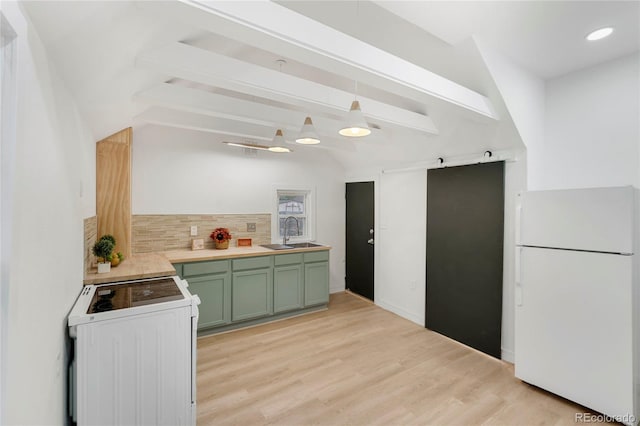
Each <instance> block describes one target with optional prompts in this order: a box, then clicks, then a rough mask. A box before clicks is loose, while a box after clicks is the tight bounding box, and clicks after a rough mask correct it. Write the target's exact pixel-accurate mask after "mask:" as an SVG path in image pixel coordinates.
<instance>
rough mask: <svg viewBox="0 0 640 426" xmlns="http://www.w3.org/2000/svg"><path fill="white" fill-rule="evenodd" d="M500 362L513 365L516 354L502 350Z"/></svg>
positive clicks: (508, 350)
mask: <svg viewBox="0 0 640 426" xmlns="http://www.w3.org/2000/svg"><path fill="white" fill-rule="evenodd" d="M502 360H503V361H506V362H510V363H511V364H515V362H516V354H515V352H513V351H512V350H511V349H505V348H502Z"/></svg>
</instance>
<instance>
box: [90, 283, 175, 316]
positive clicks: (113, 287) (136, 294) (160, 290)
mask: <svg viewBox="0 0 640 426" xmlns="http://www.w3.org/2000/svg"><path fill="white" fill-rule="evenodd" d="M182 298H184V296H183V295H182V292H181V291H180V288H178V286H177V285H176V282H175V281H174V280H173V279H172V278H159V279H152V280H146V281H136V282H125V283H120V284H103V285H98V286H96V292H95V293H94V295H93V299H92V300H91V304H90V305H89V310H88V311H87V313H88V314H95V313H98V312H107V311H115V310H118V309H126V308H132V307H134V306H142V305H150V304H153V303H162V302H169V301H172V300H180V299H182Z"/></svg>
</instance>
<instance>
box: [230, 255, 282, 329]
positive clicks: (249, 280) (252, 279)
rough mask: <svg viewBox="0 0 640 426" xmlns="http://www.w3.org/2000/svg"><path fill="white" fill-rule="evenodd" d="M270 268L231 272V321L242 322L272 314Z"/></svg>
mask: <svg viewBox="0 0 640 426" xmlns="http://www.w3.org/2000/svg"><path fill="white" fill-rule="evenodd" d="M272 270H273V269H272V268H263V269H255V270H251V271H240V272H233V276H232V280H231V287H232V290H231V303H232V307H231V320H232V321H242V320H248V319H253V318H259V317H264V316H267V315H271V314H273V280H272Z"/></svg>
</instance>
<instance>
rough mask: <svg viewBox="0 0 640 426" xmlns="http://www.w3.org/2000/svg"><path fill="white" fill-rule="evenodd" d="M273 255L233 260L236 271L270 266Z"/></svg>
mask: <svg viewBox="0 0 640 426" xmlns="http://www.w3.org/2000/svg"><path fill="white" fill-rule="evenodd" d="M271 257H272V256H261V257H249V258H247V259H233V260H232V261H231V262H232V266H233V270H234V271H243V270H245V269H258V268H269V267H270V266H271Z"/></svg>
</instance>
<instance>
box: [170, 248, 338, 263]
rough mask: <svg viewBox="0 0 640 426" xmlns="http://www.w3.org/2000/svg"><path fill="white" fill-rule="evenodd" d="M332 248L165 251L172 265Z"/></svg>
mask: <svg viewBox="0 0 640 426" xmlns="http://www.w3.org/2000/svg"><path fill="white" fill-rule="evenodd" d="M330 249H331V247H330V246H318V247H304V248H302V247H301V248H294V249H287V250H272V249H268V248H265V247H260V246H253V247H229V248H228V249H224V250H215V249H204V250H174V251H165V252H163V253H162V254H164V256H166V258H167V259H169V261H170V262H171V263H184V262H199V261H203V260H224V259H236V258H240V257H254V256H271V255H274V254H290V253H304V252H309V251H320V250H330Z"/></svg>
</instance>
